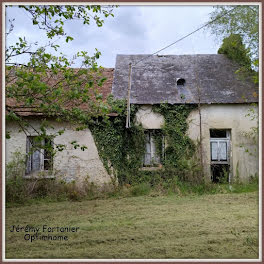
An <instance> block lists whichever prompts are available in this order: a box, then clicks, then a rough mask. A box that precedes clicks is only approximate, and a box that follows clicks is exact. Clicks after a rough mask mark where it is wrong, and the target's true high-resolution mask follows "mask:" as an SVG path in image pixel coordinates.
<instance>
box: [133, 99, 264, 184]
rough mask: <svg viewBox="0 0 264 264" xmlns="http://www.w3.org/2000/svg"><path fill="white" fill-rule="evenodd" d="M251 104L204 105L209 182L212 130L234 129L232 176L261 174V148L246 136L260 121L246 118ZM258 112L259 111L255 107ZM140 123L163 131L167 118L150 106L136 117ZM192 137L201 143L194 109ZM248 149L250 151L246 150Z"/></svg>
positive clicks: (205, 165)
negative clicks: (259, 151) (259, 164)
mask: <svg viewBox="0 0 264 264" xmlns="http://www.w3.org/2000/svg"><path fill="white" fill-rule="evenodd" d="M249 109H252V106H251V105H249V104H248V105H247V104H219V105H202V106H201V123H202V152H203V168H204V174H205V177H206V179H207V180H208V181H210V179H211V169H210V129H230V130H231V160H230V165H231V166H230V168H231V177H233V178H235V177H239V179H240V180H241V181H246V180H248V179H249V177H250V176H251V175H252V176H253V175H255V174H258V172H259V168H258V146H257V145H256V144H254V142H253V140H252V139H250V138H248V137H247V136H245V133H248V132H250V131H251V128H252V127H256V126H257V120H251V118H250V117H248V116H246V115H247V114H248V111H249ZM255 110H256V111H257V108H255ZM136 122H137V123H138V124H141V125H142V126H143V128H145V129H160V128H161V127H162V125H163V124H164V118H163V116H161V115H160V114H158V113H154V112H153V111H152V107H151V106H150V105H144V106H142V107H141V108H140V109H139V111H138V113H137V114H136ZM188 123H189V129H188V131H187V133H188V135H189V137H190V138H191V139H192V140H193V141H194V142H196V143H198V142H199V141H200V118H199V111H198V110H197V109H196V110H193V111H192V112H191V113H190V115H189V117H188ZM246 150H247V151H246Z"/></svg>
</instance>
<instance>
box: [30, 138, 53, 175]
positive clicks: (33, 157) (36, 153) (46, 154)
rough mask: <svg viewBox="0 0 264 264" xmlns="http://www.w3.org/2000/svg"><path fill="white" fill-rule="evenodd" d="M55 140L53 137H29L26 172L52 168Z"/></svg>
mask: <svg viewBox="0 0 264 264" xmlns="http://www.w3.org/2000/svg"><path fill="white" fill-rule="evenodd" d="M52 150H53V142H52V140H51V138H45V139H40V138H39V137H37V136H36V137H34V136H28V137H27V149H26V151H27V167H26V174H30V173H31V172H36V171H47V170H51V169H52V157H53V155H52Z"/></svg>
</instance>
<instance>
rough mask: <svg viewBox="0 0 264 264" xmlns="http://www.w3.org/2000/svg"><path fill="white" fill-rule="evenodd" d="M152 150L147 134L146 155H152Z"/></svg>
mask: <svg viewBox="0 0 264 264" xmlns="http://www.w3.org/2000/svg"><path fill="white" fill-rule="evenodd" d="M150 152H151V148H150V135H149V133H147V134H146V153H150Z"/></svg>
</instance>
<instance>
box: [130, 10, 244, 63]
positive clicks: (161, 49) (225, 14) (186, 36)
mask: <svg viewBox="0 0 264 264" xmlns="http://www.w3.org/2000/svg"><path fill="white" fill-rule="evenodd" d="M238 7H239V6H236V7H234V8H233V9H231V10H229V11H227V12H225V14H223V15H222V16H218V17H216V18H215V19H214V20H212V21H210V22H208V23H206V24H205V25H203V26H201V27H199V28H197V29H196V30H194V31H192V32H191V33H189V34H187V35H185V36H184V37H182V38H180V39H178V40H176V41H174V42H173V43H171V44H169V45H168V46H166V47H164V48H162V49H160V50H158V51H156V52H154V53H152V54H150V55H148V56H147V57H144V58H143V59H141V60H139V61H138V62H136V63H135V64H134V65H132V66H136V65H137V64H138V63H140V62H142V61H143V60H146V59H148V58H149V57H151V56H153V55H155V54H157V53H158V52H161V51H163V50H165V49H167V48H169V47H171V46H173V45H174V44H176V43H178V42H180V41H181V40H183V39H185V38H187V37H189V36H190V35H192V34H194V33H196V32H197V31H199V30H201V29H202V28H204V27H207V26H208V25H210V24H212V23H213V22H215V21H216V20H218V19H220V18H222V17H223V16H225V15H227V14H229V13H230V12H232V11H234V10H235V9H236V8H238Z"/></svg>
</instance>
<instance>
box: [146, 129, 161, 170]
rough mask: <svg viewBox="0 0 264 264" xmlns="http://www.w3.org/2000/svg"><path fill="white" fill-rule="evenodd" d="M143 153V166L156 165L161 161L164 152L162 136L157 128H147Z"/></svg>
mask: <svg viewBox="0 0 264 264" xmlns="http://www.w3.org/2000/svg"><path fill="white" fill-rule="evenodd" d="M145 136H146V147H145V155H144V158H143V166H144V167H157V166H159V165H160V164H161V163H162V159H163V153H164V136H163V135H162V134H161V131H160V130H158V129H155V130H147V131H146V132H145Z"/></svg>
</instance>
